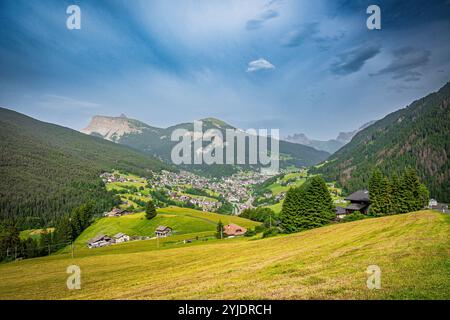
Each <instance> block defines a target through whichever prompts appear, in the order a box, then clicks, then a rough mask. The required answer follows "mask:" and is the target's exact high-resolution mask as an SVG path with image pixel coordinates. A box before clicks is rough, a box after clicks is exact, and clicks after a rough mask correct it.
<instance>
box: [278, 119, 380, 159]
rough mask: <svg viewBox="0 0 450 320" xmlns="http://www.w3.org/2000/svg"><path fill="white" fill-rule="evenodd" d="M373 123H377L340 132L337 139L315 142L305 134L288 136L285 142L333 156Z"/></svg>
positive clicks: (369, 123)
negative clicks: (308, 147)
mask: <svg viewBox="0 0 450 320" xmlns="http://www.w3.org/2000/svg"><path fill="white" fill-rule="evenodd" d="M373 123H375V121H371V122H368V123H366V124H364V125H363V126H361V127H360V128H358V129H356V130H353V131H349V132H340V133H339V134H338V136H337V137H336V139H330V140H314V139H310V138H309V137H307V136H306V135H305V134H304V133H295V134H293V135H289V136H287V137H286V139H285V140H286V141H289V142H293V143H299V144H302V145H305V146H310V147H313V148H314V149H317V150H322V151H326V152H328V153H330V154H333V153H335V152H336V151H337V150H339V149H340V148H342V147H343V146H344V145H346V144H347V143H349V142H350V141H351V140H352V138H353V137H354V136H355V135H356V134H357V133H358V132H359V131H361V130H363V129H365V128H367V127H368V126H370V125H371V124H373Z"/></svg>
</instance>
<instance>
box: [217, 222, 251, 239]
mask: <svg viewBox="0 0 450 320" xmlns="http://www.w3.org/2000/svg"><path fill="white" fill-rule="evenodd" d="M223 229H224V233H225V234H226V235H227V236H241V235H243V234H244V233H246V232H247V229H246V228H244V227H241V226H238V225H237V224H234V223H230V224H228V225H226V226H225V227H223Z"/></svg>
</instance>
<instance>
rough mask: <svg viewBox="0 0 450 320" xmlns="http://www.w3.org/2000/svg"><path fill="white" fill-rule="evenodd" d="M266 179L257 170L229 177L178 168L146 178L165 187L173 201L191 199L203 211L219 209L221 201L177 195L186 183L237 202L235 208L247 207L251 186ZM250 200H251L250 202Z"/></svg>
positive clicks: (151, 183) (239, 209) (242, 208)
mask: <svg viewBox="0 0 450 320" xmlns="http://www.w3.org/2000/svg"><path fill="white" fill-rule="evenodd" d="M266 179H267V175H264V174H262V173H259V172H239V173H236V174H234V175H232V176H231V177H223V178H220V179H219V178H206V177H201V176H197V175H195V174H193V173H190V172H186V171H180V172H179V173H174V172H169V171H165V170H162V171H161V172H155V173H154V174H153V176H152V178H151V180H150V181H149V184H150V185H151V186H167V187H169V188H170V189H171V190H172V192H171V194H170V195H171V197H172V199H174V200H178V201H181V202H186V203H187V202H191V203H193V204H195V205H198V206H199V207H201V208H202V209H203V210H204V211H216V209H218V208H220V206H221V203H220V202H214V201H210V200H208V199H202V198H198V197H195V198H194V197H189V196H186V195H178V194H177V192H176V191H181V192H182V191H183V188H184V187H185V186H191V187H192V188H197V189H202V190H205V189H208V190H211V191H212V192H214V193H216V194H218V195H220V196H221V197H222V198H224V199H225V200H226V201H228V202H230V203H232V204H233V205H236V208H237V210H238V211H242V210H244V209H246V208H248V207H249V204H248V203H249V202H248V200H249V199H251V193H252V186H253V185H255V184H258V183H261V182H263V181H265V180H266ZM250 202H251V201H250Z"/></svg>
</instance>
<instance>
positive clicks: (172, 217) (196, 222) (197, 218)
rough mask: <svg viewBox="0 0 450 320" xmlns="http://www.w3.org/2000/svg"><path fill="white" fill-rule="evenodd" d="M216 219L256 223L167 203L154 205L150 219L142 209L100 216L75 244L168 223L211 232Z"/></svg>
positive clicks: (178, 230)
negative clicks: (156, 210) (133, 212)
mask: <svg viewBox="0 0 450 320" xmlns="http://www.w3.org/2000/svg"><path fill="white" fill-rule="evenodd" d="M219 220H222V222H223V223H225V224H228V223H231V222H232V223H236V224H238V225H241V226H243V227H254V226H256V225H257V224H258V223H256V222H253V221H250V220H247V219H243V218H239V217H236V216H226V215H220V214H216V213H209V212H201V211H197V210H193V209H187V208H177V207H169V208H164V209H158V215H157V216H156V218H154V219H152V220H150V221H149V220H146V219H145V215H144V213H136V214H132V215H128V216H123V217H120V218H102V219H99V220H97V221H96V222H95V223H94V224H92V225H91V226H90V227H89V228H87V229H86V230H85V231H84V232H83V233H82V234H81V235H80V236H79V237H78V239H77V241H76V244H78V245H84V244H86V242H87V241H88V240H89V239H91V238H93V237H95V236H96V235H98V234H100V233H105V234H108V235H111V236H112V235H115V234H116V233H118V232H123V233H125V234H128V235H130V236H150V237H153V236H154V232H155V229H156V228H157V227H158V226H160V225H165V226H170V227H171V228H173V230H174V234H175V235H181V234H191V233H198V232H202V233H204V232H206V231H209V232H208V234H213V233H214V232H215V230H216V224H217V222H218V221H219Z"/></svg>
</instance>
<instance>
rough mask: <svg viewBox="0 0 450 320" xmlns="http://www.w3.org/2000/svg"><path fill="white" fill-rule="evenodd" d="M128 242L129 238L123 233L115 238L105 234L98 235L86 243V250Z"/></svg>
mask: <svg viewBox="0 0 450 320" xmlns="http://www.w3.org/2000/svg"><path fill="white" fill-rule="evenodd" d="M127 241H130V236H127V235H126V234H124V233H121V232H120V233H118V234H116V235H115V236H112V237H110V236H107V235H106V234H100V235H98V236H96V237H94V238H92V239H90V240H89V241H88V242H87V246H88V248H100V247H106V246H110V245H112V244H115V243H123V242H127Z"/></svg>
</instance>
